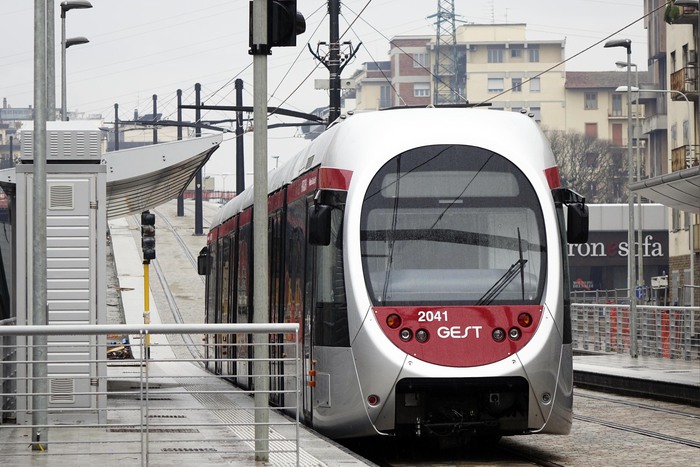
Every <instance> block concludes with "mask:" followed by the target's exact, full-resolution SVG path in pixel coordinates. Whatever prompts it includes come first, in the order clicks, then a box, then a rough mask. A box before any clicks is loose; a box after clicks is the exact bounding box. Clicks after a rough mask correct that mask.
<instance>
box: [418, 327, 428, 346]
mask: <svg viewBox="0 0 700 467" xmlns="http://www.w3.org/2000/svg"><path fill="white" fill-rule="evenodd" d="M429 337H430V334H428V331H426V330H425V329H419V330H417V331H416V340H417V341H418V342H420V343H423V342H425V341H427V340H428V338H429Z"/></svg>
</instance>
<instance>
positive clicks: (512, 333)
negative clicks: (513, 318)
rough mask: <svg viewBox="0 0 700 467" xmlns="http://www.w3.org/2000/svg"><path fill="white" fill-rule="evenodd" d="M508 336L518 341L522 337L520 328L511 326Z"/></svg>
mask: <svg viewBox="0 0 700 467" xmlns="http://www.w3.org/2000/svg"><path fill="white" fill-rule="evenodd" d="M508 337H510V338H511V339H512V340H514V341H517V340H518V339H520V329H518V328H510V329H509V330H508Z"/></svg>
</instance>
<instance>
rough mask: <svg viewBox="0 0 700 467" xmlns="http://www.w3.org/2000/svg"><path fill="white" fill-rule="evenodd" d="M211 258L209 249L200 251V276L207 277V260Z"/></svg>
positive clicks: (198, 259)
mask: <svg viewBox="0 0 700 467" xmlns="http://www.w3.org/2000/svg"><path fill="white" fill-rule="evenodd" d="M208 258H209V249H208V248H207V247H204V248H202V249H201V250H199V255H198V256H197V273H198V274H199V275H200V276H206V275H207V260H208Z"/></svg>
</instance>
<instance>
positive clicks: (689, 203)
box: [630, 166, 700, 214]
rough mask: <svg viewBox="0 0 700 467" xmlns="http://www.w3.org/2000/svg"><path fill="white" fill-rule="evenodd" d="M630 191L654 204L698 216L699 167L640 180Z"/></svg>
mask: <svg viewBox="0 0 700 467" xmlns="http://www.w3.org/2000/svg"><path fill="white" fill-rule="evenodd" d="M630 189H631V190H632V191H634V192H635V193H638V194H640V195H642V196H644V197H645V198H647V199H650V200H652V201H654V202H655V203H661V204H663V205H664V206H668V207H670V208H675V209H679V210H681V211H686V212H694V213H696V214H700V202H698V200H699V199H700V166H695V167H690V168H688V169H684V170H678V171H676V172H671V173H668V174H664V175H660V176H658V177H653V178H648V179H646V180H640V181H638V182H636V183H632V184H631V185H630Z"/></svg>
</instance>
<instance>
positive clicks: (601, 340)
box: [571, 303, 700, 360]
mask: <svg viewBox="0 0 700 467" xmlns="http://www.w3.org/2000/svg"><path fill="white" fill-rule="evenodd" d="M699 315H700V307H677V306H666V307H659V306H648V305H637V333H636V336H637V343H638V352H639V354H640V355H645V356H651V357H659V358H675V359H685V360H691V359H693V360H695V359H699V358H700V335H699V334H698V324H700V323H698V319H697V318H698V316H699ZM571 321H572V323H571V324H572V326H571V327H572V334H573V348H574V350H582V351H594V352H617V353H625V352H628V351H629V349H630V338H631V334H630V329H631V326H630V313H629V305H627V304H595V303H574V304H572V305H571Z"/></svg>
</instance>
